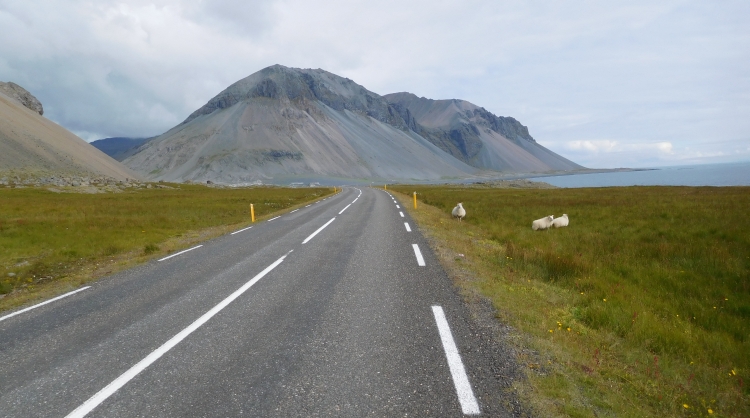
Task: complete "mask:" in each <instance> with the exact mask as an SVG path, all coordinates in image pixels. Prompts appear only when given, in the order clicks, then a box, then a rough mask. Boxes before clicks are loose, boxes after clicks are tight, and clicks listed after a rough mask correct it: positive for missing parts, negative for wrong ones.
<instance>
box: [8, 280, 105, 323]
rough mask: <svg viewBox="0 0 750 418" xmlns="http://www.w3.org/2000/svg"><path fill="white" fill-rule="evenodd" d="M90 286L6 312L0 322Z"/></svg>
mask: <svg viewBox="0 0 750 418" xmlns="http://www.w3.org/2000/svg"><path fill="white" fill-rule="evenodd" d="M90 287H91V286H86V287H82V288H80V289H77V290H74V291H72V292H68V293H66V294H64V295H60V296H58V297H55V298H52V299H50V300H46V301H44V302H42V303H37V304H36V305H34V306H29V307H28V308H25V309H21V310H20V311H16V312H13V313H12V314H8V315H5V316H0V322H2V321H5V320H6V319H8V318H12V317H14V316H16V315H20V314H22V313H24V312H28V311H30V310H32V309H36V308H38V307H40V306H44V305H46V304H48V303H52V302H54V301H56V300H60V299H62V298H64V297H68V296H70V295H73V294H75V293H78V292H80V291H82V290H86V289H88V288H90Z"/></svg>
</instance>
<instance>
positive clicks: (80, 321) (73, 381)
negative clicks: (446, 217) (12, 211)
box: [0, 188, 506, 417]
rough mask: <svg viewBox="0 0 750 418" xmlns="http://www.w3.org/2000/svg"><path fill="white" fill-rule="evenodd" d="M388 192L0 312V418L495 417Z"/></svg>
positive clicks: (462, 322) (479, 371)
mask: <svg viewBox="0 0 750 418" xmlns="http://www.w3.org/2000/svg"><path fill="white" fill-rule="evenodd" d="M469 316H470V315H469V314H468V311H467V310H466V309H465V307H464V306H463V304H462V302H461V298H460V296H459V295H458V294H457V293H456V290H455V289H454V288H453V286H452V284H451V282H450V280H449V278H448V277H447V276H446V274H445V272H444V271H443V269H442V268H441V267H440V265H439V264H438V262H437V260H436V258H435V256H434V254H433V253H432V251H431V250H430V249H429V247H428V246H427V243H426V242H425V240H424V238H423V237H422V235H421V234H420V232H419V230H418V228H416V225H414V223H413V222H412V221H411V219H410V218H409V216H408V214H406V212H405V211H404V209H403V208H401V207H398V203H397V202H396V201H395V200H394V199H393V198H392V197H391V195H390V194H388V193H387V192H385V191H383V190H375V189H368V188H362V189H357V188H345V189H344V190H343V191H342V192H341V193H339V194H337V195H334V196H332V197H329V198H327V199H324V200H322V201H319V202H317V203H314V204H311V205H309V206H306V207H304V208H300V209H299V210H297V211H294V212H291V213H287V214H284V215H283V216H281V217H278V218H274V219H272V220H270V221H263V222H256V223H255V224H253V225H252V227H251V228H248V229H244V230H240V231H237V232H235V233H232V234H227V235H225V236H222V237H219V238H217V239H214V240H211V241H207V242H204V243H203V244H202V245H201V246H198V247H194V248H193V249H190V250H189V251H185V252H181V253H177V254H174V255H172V256H170V257H166V258H164V259H161V260H154V261H152V262H150V263H147V264H145V265H142V266H139V267H136V268H134V269H131V270H128V271H125V272H121V273H118V274H115V275H112V276H110V277H107V278H105V279H102V280H100V281H97V282H94V283H93V284H91V287H88V288H82V290H81V289H79V291H77V292H76V293H74V294H71V295H68V296H66V297H62V298H60V299H56V300H53V301H51V302H49V303H47V304H45V305H43V306H38V307H35V308H33V309H28V310H24V311H16V312H4V313H2V314H0V416H2V417H65V416H71V417H81V416H90V417H98V416H102V417H141V416H142V417H194V416H195V417H203V416H205V417H235V416H258V417H297V416H305V417H307V416H347V417H360V416H378V417H382V416H441V417H443V416H464V415H480V416H503V415H506V413H505V412H504V410H503V406H502V405H499V404H498V401H497V399H495V397H496V394H497V393H499V392H500V391H502V388H501V387H500V386H499V385H498V382H497V381H496V379H493V378H491V376H492V375H491V373H489V372H488V370H489V369H490V368H491V364H490V363H491V361H490V360H489V359H488V358H487V355H486V353H482V350H479V349H477V347H478V346H479V345H480V342H479V341H476V339H477V337H475V336H474V335H473V334H472V332H471V330H470V326H469V325H468V324H469V322H470V321H471V318H469Z"/></svg>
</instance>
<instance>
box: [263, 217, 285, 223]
mask: <svg viewBox="0 0 750 418" xmlns="http://www.w3.org/2000/svg"><path fill="white" fill-rule="evenodd" d="M279 218H281V216H277V217H275V218H271V219H269V220H267V221H266V222H271V221H272V220H274V219H279Z"/></svg>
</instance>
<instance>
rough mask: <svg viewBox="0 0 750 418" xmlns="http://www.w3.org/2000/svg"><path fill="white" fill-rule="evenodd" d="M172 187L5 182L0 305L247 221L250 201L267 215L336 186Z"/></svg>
mask: <svg viewBox="0 0 750 418" xmlns="http://www.w3.org/2000/svg"><path fill="white" fill-rule="evenodd" d="M171 186H172V187H175V188H172V189H164V188H151V189H138V190H129V191H127V192H123V193H104V194H79V193H53V192H50V191H47V190H44V189H39V188H26V189H11V188H0V248H1V249H2V251H1V252H0V297H2V298H1V299H0V310H2V309H4V308H9V307H12V306H16V305H18V304H20V303H24V302H26V301H27V300H29V299H33V298H34V297H38V296H45V294H44V292H41V293H39V292H40V291H42V290H44V289H52V288H55V284H56V283H57V287H60V286H62V285H60V282H65V286H62V287H60V289H58V290H65V287H70V286H76V285H78V284H80V283H83V282H85V281H87V280H90V279H92V278H96V277H98V276H101V275H104V274H107V273H111V272H113V271H117V270H118V269H121V268H125V267H128V266H131V265H133V263H134V262H135V263H137V262H142V261H145V260H148V259H150V258H153V257H156V256H159V255H162V254H167V253H169V252H172V251H175V250H178V249H181V248H185V247H186V246H187V245H189V244H191V243H195V242H198V241H201V240H205V239H208V238H211V237H213V236H217V235H219V234H221V233H225V232H227V231H229V230H230V229H231V228H233V227H238V226H241V225H243V226H244V225H249V224H250V212H249V206H250V204H251V203H252V204H253V205H254V209H255V216H256V219H262V218H264V217H268V216H269V215H270V214H271V213H274V212H277V211H280V210H284V209H288V208H292V207H295V206H299V205H301V204H303V203H305V202H309V201H312V200H315V199H317V198H319V197H321V196H324V195H327V194H331V193H332V191H333V190H332V189H322V188H318V189H310V188H300V189H288V188H274V187H270V188H260V187H258V188H241V189H221V188H209V187H205V186H199V185H179V186H177V185H171ZM177 187H179V188H177ZM9 273H10V276H9ZM11 276H12V277H11ZM53 291H54V290H53ZM3 295H4V296H3ZM8 296H9V297H8Z"/></svg>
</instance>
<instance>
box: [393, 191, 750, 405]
mask: <svg viewBox="0 0 750 418" xmlns="http://www.w3.org/2000/svg"><path fill="white" fill-rule="evenodd" d="M389 190H394V191H400V192H404V193H408V194H409V195H400V199H401V200H402V203H404V206H405V207H407V208H411V204H410V200H411V192H413V191H415V190H416V191H417V193H418V196H419V198H420V201H421V205H420V207H419V209H418V210H412V209H410V212H411V214H412V216H413V217H414V218H415V220H416V221H417V223H418V224H419V226H420V228H422V230H423V231H424V232H426V234H427V235H428V237H429V238H430V239H431V240H432V242H433V245H435V246H436V247H438V248H437V250H438V251H436V252H437V253H438V254H440V255H442V256H441V258H442V262H443V263H444V265H445V267H446V268H447V269H448V270H449V271H450V272H452V274H453V275H454V276H455V277H458V278H459V279H463V280H459V282H460V284H461V285H462V286H464V287H465V288H466V289H470V290H474V291H478V292H481V293H482V294H483V295H485V296H486V297H488V298H489V299H491V300H492V302H493V304H494V306H495V307H496V309H497V311H498V317H499V319H500V320H501V321H503V322H505V323H507V324H509V325H511V326H513V327H514V328H515V330H516V332H517V334H516V335H515V338H513V339H512V341H514V342H515V344H517V345H518V347H519V350H518V352H519V353H522V354H520V355H519V358H518V361H519V363H521V364H522V365H525V366H526V374H527V377H528V379H527V381H525V382H518V384H517V386H516V389H517V390H518V392H519V394H520V396H521V397H522V398H523V399H525V400H526V402H527V403H528V404H529V405H530V406H531V407H532V408H533V409H534V410H535V411H536V413H537V414H538V415H539V416H600V417H601V416H612V417H645V416H654V417H656V416H729V417H747V416H750V390H749V389H748V384H749V383H750V322H749V321H750V223H748V222H746V221H744V220H743V219H744V217H745V212H747V209H748V208H750V188H740V187H732V188H686V187H632V188H605V189H556V190H517V189H471V188H462V187H455V186H408V187H404V186H401V187H389ZM397 195H398V193H397ZM457 202H463V203H464V207H466V210H467V212H468V215H467V219H466V221H464V222H461V223H459V222H457V221H454V220H452V219H451V217H450V210H451V209H452V208H453V206H454V205H455V204H456V203H457ZM425 203H426V204H427V205H425ZM563 213H567V214H568V215H569V217H570V226H569V227H567V228H561V229H554V230H549V231H536V232H535V231H532V230H531V221H532V220H534V219H538V218H541V217H543V216H546V215H550V214H553V215H555V216H560V215H562V214H563Z"/></svg>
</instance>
